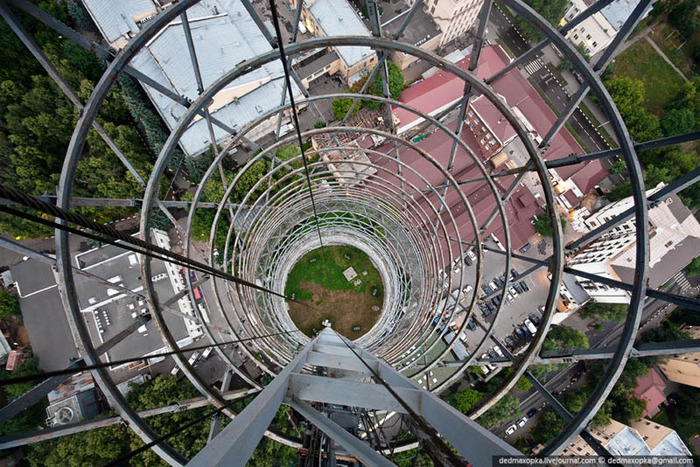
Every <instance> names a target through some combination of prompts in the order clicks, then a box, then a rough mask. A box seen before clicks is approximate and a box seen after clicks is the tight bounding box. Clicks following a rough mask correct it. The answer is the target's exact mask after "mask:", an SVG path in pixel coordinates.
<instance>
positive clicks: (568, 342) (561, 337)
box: [542, 326, 589, 350]
mask: <svg viewBox="0 0 700 467" xmlns="http://www.w3.org/2000/svg"><path fill="white" fill-rule="evenodd" d="M588 347H589V346H588V338H587V337H586V334H584V333H583V332H581V331H579V330H578V329H574V328H572V327H570V326H556V327H553V328H552V329H551V330H550V331H549V334H547V337H546V339H545V340H544V342H543V343H542V350H555V349H587V348H588Z"/></svg>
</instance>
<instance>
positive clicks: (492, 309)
mask: <svg viewBox="0 0 700 467" xmlns="http://www.w3.org/2000/svg"><path fill="white" fill-rule="evenodd" d="M486 306H487V307H488V309H489V311H490V312H491V313H495V312H496V307H495V306H493V305H491V303H487V304H486Z"/></svg>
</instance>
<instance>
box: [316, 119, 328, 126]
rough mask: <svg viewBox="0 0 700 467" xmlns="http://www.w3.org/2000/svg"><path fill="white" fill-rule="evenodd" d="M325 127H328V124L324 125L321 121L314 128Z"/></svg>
mask: <svg viewBox="0 0 700 467" xmlns="http://www.w3.org/2000/svg"><path fill="white" fill-rule="evenodd" d="M325 126H326V124H325V123H323V122H322V121H321V120H319V121H317V122H316V123H314V128H324V127H325Z"/></svg>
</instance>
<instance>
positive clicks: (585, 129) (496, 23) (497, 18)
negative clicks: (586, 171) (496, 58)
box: [489, 8, 608, 152]
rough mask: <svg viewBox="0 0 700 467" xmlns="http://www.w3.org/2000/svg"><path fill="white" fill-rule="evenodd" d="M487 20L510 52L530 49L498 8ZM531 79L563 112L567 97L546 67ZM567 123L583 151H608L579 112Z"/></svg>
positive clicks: (605, 144) (519, 53)
mask: <svg viewBox="0 0 700 467" xmlns="http://www.w3.org/2000/svg"><path fill="white" fill-rule="evenodd" d="M489 20H490V21H489V22H490V24H491V26H492V27H493V28H494V29H495V31H497V35H498V37H499V38H500V39H501V40H502V41H503V42H504V43H505V44H506V46H507V47H508V48H509V49H510V51H511V52H513V53H514V54H516V55H518V56H520V55H522V54H523V53H525V52H526V51H527V50H528V49H529V48H530V45H529V44H528V43H527V41H526V40H525V39H524V38H523V37H522V36H521V35H520V34H519V33H518V31H517V29H516V28H515V27H514V26H513V25H512V24H511V22H510V21H509V20H508V18H506V16H505V15H504V14H503V12H502V11H501V10H500V9H499V8H494V9H492V10H491V16H490V18H489ZM541 56H542V54H541V53H540V54H539V55H538V57H541ZM532 78H533V79H532V81H534V85H535V86H536V87H538V88H539V89H540V90H541V91H543V92H544V93H545V95H546V96H547V99H548V100H549V101H550V102H551V103H552V104H553V105H554V106H555V107H556V108H557V110H558V111H561V110H563V109H564V107H565V106H566V103H567V102H568V101H569V95H568V94H567V93H566V91H565V90H564V89H563V88H562V87H561V85H560V84H559V83H558V82H557V81H556V78H554V77H553V76H552V75H551V74H550V72H549V70H547V69H546V67H541V68H539V69H538V70H537V71H536V72H535V74H534V75H532ZM569 123H570V124H571V126H572V128H573V129H574V131H575V132H576V134H577V135H578V136H579V138H581V140H582V141H583V143H584V144H585V145H586V148H584V149H588V151H589V152H595V151H603V150H606V149H608V144H607V143H606V142H605V140H604V139H603V137H602V136H600V135H599V134H598V132H597V131H596V129H595V127H594V126H593V124H592V123H591V122H589V121H588V120H587V119H586V117H585V116H584V115H583V113H582V112H581V111H580V110H576V111H575V112H574V114H573V115H572V117H571V118H570V119H569Z"/></svg>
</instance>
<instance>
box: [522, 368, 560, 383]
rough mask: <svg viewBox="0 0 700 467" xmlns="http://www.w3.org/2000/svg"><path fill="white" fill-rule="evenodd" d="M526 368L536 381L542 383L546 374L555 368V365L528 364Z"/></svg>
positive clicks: (545, 378)
mask: <svg viewBox="0 0 700 467" xmlns="http://www.w3.org/2000/svg"><path fill="white" fill-rule="evenodd" d="M528 369H529V371H530V373H531V374H532V376H534V377H535V378H537V381H539V382H541V383H544V382H545V381H546V380H547V375H548V374H550V373H551V372H553V371H554V370H556V369H557V365H530V367H529V368H528Z"/></svg>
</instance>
